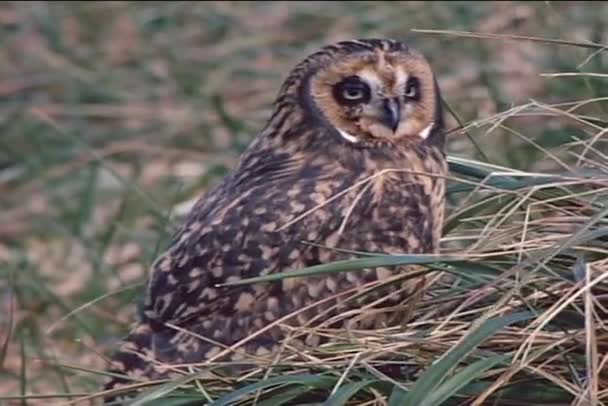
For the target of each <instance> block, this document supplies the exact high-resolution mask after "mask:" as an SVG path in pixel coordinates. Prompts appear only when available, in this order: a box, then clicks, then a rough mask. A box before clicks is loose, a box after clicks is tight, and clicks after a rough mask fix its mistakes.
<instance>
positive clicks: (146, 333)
mask: <svg viewBox="0 0 608 406" xmlns="http://www.w3.org/2000/svg"><path fill="white" fill-rule="evenodd" d="M443 144H444V131H443V119H442V113H441V107H440V96H439V89H438V87H437V82H436V80H435V77H434V74H433V72H432V70H431V67H430V66H429V64H428V62H427V61H426V59H425V58H424V57H423V56H422V55H421V54H420V53H418V52H417V51H415V50H414V49H412V48H410V47H408V46H407V45H406V44H404V43H402V42H398V41H393V40H384V39H365V40H353V41H344V42H339V43H336V44H333V45H329V46H326V47H324V48H322V49H320V50H319V51H318V52H316V53H313V54H312V55H310V56H308V57H307V58H306V59H305V60H303V61H302V62H301V63H300V64H298V65H297V66H296V67H295V68H294V69H293V71H292V72H291V73H290V74H289V76H288V77H287V79H286V80H285V82H284V84H283V86H282V87H281V89H280V91H279V94H278V96H277V98H276V101H275V104H274V111H273V113H272V115H271V117H270V118H269V120H268V123H267V125H266V126H265V128H264V129H263V130H262V131H261V132H260V133H259V135H258V136H257V137H256V138H255V139H254V140H253V142H252V143H251V144H250V146H249V147H248V149H247V150H246V151H245V152H244V154H243V155H242V157H241V159H240V162H239V164H238V166H237V167H236V168H235V169H234V171H233V172H232V173H231V174H230V175H229V176H227V177H226V178H225V179H223V181H222V182H221V183H219V185H217V186H216V187H215V188H214V189H212V190H210V191H209V192H208V193H207V194H206V195H205V196H203V197H202V198H201V199H200V200H199V201H198V203H197V204H196V205H195V207H194V208H193V209H192V211H191V213H190V214H189V216H188V218H187V220H186V221H185V223H184V224H183V226H182V227H181V229H180V231H179V232H178V233H177V234H176V235H175V237H174V239H173V241H172V243H171V245H170V247H169V248H168V250H167V251H166V252H165V253H164V254H163V255H162V256H161V257H160V258H158V260H157V261H156V262H155V264H154V266H153V267H152V270H151V274H150V276H149V281H148V284H147V291H146V294H145V301H144V304H143V308H142V311H141V314H140V316H139V320H138V321H137V323H136V325H135V326H134V327H133V330H132V331H131V332H130V334H129V335H128V336H127V337H126V339H125V340H124V341H123V343H122V344H121V346H120V348H119V349H118V351H117V353H116V354H115V355H114V358H113V363H112V367H111V370H112V372H114V373H116V374H121V375H124V376H125V379H124V380H123V379H114V380H113V381H112V382H110V383H109V384H108V386H107V387H108V388H115V387H116V386H118V384H119V383H120V384H121V385H122V384H126V383H128V382H129V380H128V378H143V379H158V378H164V377H168V376H171V375H172V373H176V374H177V373H179V372H180V371H182V372H188V369H187V368H186V367H185V364H189V363H197V364H198V365H199V369H204V365H201V364H202V363H203V362H205V361H206V360H210V359H214V360H218V361H219V360H228V361H230V360H241V361H243V360H246V359H247V358H246V357H247V356H248V355H247V354H251V355H253V356H257V357H260V356H264V355H268V354H269V353H270V354H272V353H273V351H274V350H276V349H277V348H278V347H279V346H280V345H281V342H282V341H283V340H285V338H286V335H287V331H288V330H293V329H290V328H289V327H290V326H291V327H293V326H302V325H304V324H306V323H312V324H315V325H319V324H321V323H323V322H327V320H330V319H331V320H330V321H331V326H332V327H333V328H336V327H338V328H348V327H349V326H351V325H352V324H348V323H350V322H349V321H348V319H344V318H340V316H341V315H344V314H345V313H346V310H353V309H357V308H361V307H362V306H364V305H366V304H368V303H371V302H373V301H375V302H378V303H374V305H377V306H380V305H385V306H386V305H387V303H389V302H390V304H391V305H394V304H395V303H401V302H403V301H405V300H407V299H408V294H407V293H404V292H406V290H405V289H403V286H402V284H400V283H397V284H396V285H395V284H393V285H390V284H386V283H385V284H384V285H385V288H381V289H375V290H372V291H371V293H370V295H369V297H365V299H362V298H361V295H359V296H357V297H356V298H355V299H353V300H348V299H349V296H348V295H344V294H341V293H343V292H346V291H353V290H355V291H356V290H357V288H360V287H361V286H363V285H365V284H367V285H369V284H374V283H377V284H379V283H380V282H384V281H386V279H387V278H399V276H402V275H403V273H404V271H407V268H390V269H378V268H376V269H364V270H360V271H352V272H342V273H332V274H328V275H321V276H316V277H298V278H288V279H283V280H279V281H276V282H264V283H258V284H248V285H243V286H221V285H222V284H224V283H226V282H232V281H238V280H241V279H245V278H250V277H254V276H261V275H268V274H272V273H277V272H284V271H289V270H298V269H302V268H305V267H309V266H312V265H317V264H322V263H328V262H333V261H337V260H344V259H352V258H355V257H357V255H358V254H357V252H359V253H360V252H372V253H388V254H398V253H436V252H437V250H438V244H439V238H440V233H441V225H442V221H443V209H444V189H445V182H444V177H445V174H446V161H445V156H444V152H443V146H444V145H443ZM351 296H353V295H351ZM383 299H386V300H385V301H384V303H379V302H382V300H383ZM318 301H322V303H321V304H319V305H318V306H316V307H315V306H311V305H312V304H314V303H315V302H318ZM380 307H381V306H380ZM304 308H306V309H304ZM302 309H303V310H302ZM291 313H295V314H294V316H293V317H291V318H286V317H285V316H287V315H289V314H291ZM394 317H396V316H395V315H390V314H388V313H387V314H385V315H379V314H378V313H377V312H376V313H374V317H373V318H372V320H371V321H370V320H367V321H366V319H365V318H364V317H361V318H360V320H359V321H360V322H361V324H360V325H361V326H363V327H362V328H368V327H374V326H377V325H378V323H388V322H390V320H393V319H394ZM279 319H282V320H281V322H280V323H277V320H279ZM273 323H274V325H273V326H272V327H271V328H267V326H269V325H271V324H273ZM256 334H257V335H256ZM252 335H254V337H253V338H250V339H249V340H247V338H248V337H250V336H252ZM242 340H245V342H243V343H240V342H241V341H242ZM316 340H318V337H314V336H310V335H309V336H306V337H305V338H302V340H301V341H300V344H309V345H310V344H312V345H314V344H315V343H316V342H318V341H316ZM293 341H294V342H298V340H297V339H296V338H294V339H293ZM237 343H240V344H239V345H238V348H237V349H236V350H235V349H234V348H233V349H230V348H229V347H230V346H233V345H234V344H237ZM173 365H175V366H173Z"/></svg>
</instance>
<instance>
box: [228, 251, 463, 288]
mask: <svg viewBox="0 0 608 406" xmlns="http://www.w3.org/2000/svg"><path fill="white" fill-rule="evenodd" d="M454 261H457V262H463V261H462V259H458V258H454V257H447V256H446V257H438V256H433V255H383V256H378V257H368V258H361V259H349V260H344V261H336V262H332V263H329V264H322V265H314V266H310V267H307V268H304V269H301V270H295V271H287V272H279V273H275V274H272V275H265V276H260V277H256V278H248V279H242V280H240V281H235V282H229V283H223V284H219V285H217V286H218V287H221V286H237V285H246V284H250V283H260V282H272V281H277V280H282V279H286V278H294V277H303V276H316V275H325V274H329V273H338V272H348V271H356V270H359V269H364V268H378V267H388V266H398V265H423V264H432V263H435V262H454Z"/></svg>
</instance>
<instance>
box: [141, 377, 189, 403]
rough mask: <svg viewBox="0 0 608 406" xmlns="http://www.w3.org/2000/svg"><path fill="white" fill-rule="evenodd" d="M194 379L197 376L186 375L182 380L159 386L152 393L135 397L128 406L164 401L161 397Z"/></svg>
mask: <svg viewBox="0 0 608 406" xmlns="http://www.w3.org/2000/svg"><path fill="white" fill-rule="evenodd" d="M196 378H197V374H195V375H188V376H185V377H183V378H180V379H176V380H174V381H171V382H168V383H166V384H164V385H160V387H158V388H156V389H155V390H153V391H149V392H144V393H142V394H141V395H139V396H138V397H136V398H135V399H134V400H133V402H132V403H130V404H129V405H130V406H143V405H148V404H149V403H150V402H152V401H157V400H159V399H161V400H163V401H164V399H162V397H163V396H165V395H167V394H169V393H171V392H172V391H174V390H175V389H177V388H179V387H180V386H182V385H185V384H187V383H188V382H190V381H192V380H194V379H196Z"/></svg>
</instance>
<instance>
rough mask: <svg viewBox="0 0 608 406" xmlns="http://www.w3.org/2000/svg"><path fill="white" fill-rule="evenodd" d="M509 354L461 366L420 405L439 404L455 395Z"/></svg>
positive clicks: (504, 359)
mask: <svg viewBox="0 0 608 406" xmlns="http://www.w3.org/2000/svg"><path fill="white" fill-rule="evenodd" d="M510 358H511V356H509V355H496V356H494V357H490V358H484V359H480V360H478V361H475V362H474V363H472V364H471V365H468V366H467V367H466V368H463V369H462V370H461V371H459V372H458V373H457V374H455V375H454V376H452V377H451V378H449V379H448V380H446V381H445V382H444V383H443V384H442V385H441V386H439V387H438V388H437V389H435V390H434V391H433V392H431V394H430V396H428V397H427V398H426V399H425V400H424V402H422V403H421V404H420V406H440V405H442V404H443V402H445V401H446V400H448V399H450V398H451V397H452V396H454V395H456V394H457V393H458V391H460V390H461V389H462V388H464V387H465V386H467V385H468V384H469V383H471V382H472V381H474V380H475V379H477V378H479V377H480V376H481V375H482V374H483V373H484V372H485V371H487V370H488V369H490V368H492V367H493V366H495V365H498V364H500V363H503V362H505V361H507V360H509V359H510Z"/></svg>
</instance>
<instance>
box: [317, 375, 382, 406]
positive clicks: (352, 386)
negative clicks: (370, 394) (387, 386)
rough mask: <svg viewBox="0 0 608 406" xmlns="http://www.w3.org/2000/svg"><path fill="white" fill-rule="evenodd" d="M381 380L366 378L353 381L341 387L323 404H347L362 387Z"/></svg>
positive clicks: (333, 405) (340, 405)
mask: <svg viewBox="0 0 608 406" xmlns="http://www.w3.org/2000/svg"><path fill="white" fill-rule="evenodd" d="M378 382H380V381H378V380H376V379H366V380H364V381H361V382H351V383H349V384H346V385H344V386H343V387H341V388H340V389H338V390H337V391H336V393H334V394H333V395H331V397H330V398H329V399H327V400H326V401H325V402H324V403H323V406H342V405H345V404H346V402H348V400H349V399H350V398H352V397H353V396H354V395H356V394H357V393H358V392H359V391H360V390H361V389H363V388H365V387H366V386H370V385H373V384H374V383H378Z"/></svg>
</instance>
